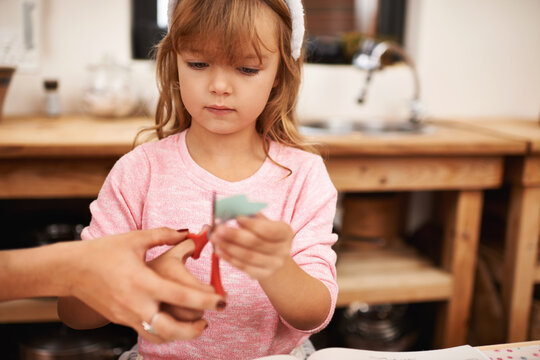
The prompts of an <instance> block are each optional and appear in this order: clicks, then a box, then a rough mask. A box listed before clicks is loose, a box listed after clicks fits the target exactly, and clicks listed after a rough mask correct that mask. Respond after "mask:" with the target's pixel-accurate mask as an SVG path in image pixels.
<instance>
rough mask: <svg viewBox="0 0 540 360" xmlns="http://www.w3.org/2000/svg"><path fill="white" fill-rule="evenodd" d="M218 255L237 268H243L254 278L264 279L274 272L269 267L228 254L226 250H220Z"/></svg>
mask: <svg viewBox="0 0 540 360" xmlns="http://www.w3.org/2000/svg"><path fill="white" fill-rule="evenodd" d="M218 256H219V257H221V258H222V259H223V260H225V261H227V262H228V263H229V264H231V265H232V266H234V267H235V268H237V269H239V270H242V271H243V272H245V273H246V274H248V275H249V276H251V277H252V278H253V279H263V278H266V277H268V276H270V275H271V274H272V273H273V271H272V270H271V269H269V268H266V267H260V266H256V265H250V264H247V263H245V262H243V261H242V260H239V259H237V258H234V257H232V256H229V255H227V254H226V253H224V252H219V253H218Z"/></svg>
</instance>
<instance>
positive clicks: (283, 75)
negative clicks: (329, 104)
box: [139, 0, 316, 165]
mask: <svg viewBox="0 0 540 360" xmlns="http://www.w3.org/2000/svg"><path fill="white" fill-rule="evenodd" d="M261 6H267V7H268V8H270V9H271V10H272V11H273V13H274V14H275V15H276V16H275V17H276V20H277V21H276V31H277V38H278V41H277V43H278V51H279V54H280V64H279V67H278V71H277V75H276V79H277V84H276V86H275V87H274V88H273V89H272V91H271V93H270V96H269V99H268V102H267V104H266V106H265V108H264V110H263V111H262V113H261V114H260V115H259V117H258V119H257V123H256V130H257V132H258V133H259V134H260V135H261V137H262V138H263V139H264V140H273V141H276V142H278V143H281V144H284V145H287V146H291V147H295V148H299V149H303V150H307V151H311V152H316V151H315V148H314V147H313V146H312V145H310V144H308V143H307V142H306V141H305V140H304V138H303V137H302V136H301V134H300V133H299V132H298V129H297V127H296V118H295V107H296V100H297V96H298V90H299V87H300V81H301V67H302V62H303V53H302V54H301V56H300V58H299V59H298V60H294V59H293V57H292V55H291V31H292V24H291V17H290V14H289V10H288V8H287V5H286V4H285V2H284V1H283V0H179V1H178V5H177V7H176V10H175V12H174V15H173V16H172V23H171V24H170V30H169V32H168V34H167V35H165V37H164V38H163V39H162V40H161V41H160V42H159V44H158V45H157V47H156V49H157V56H156V67H157V70H156V72H157V73H156V75H157V82H158V90H159V100H158V104H157V109H156V115H155V125H154V126H153V127H151V128H149V129H145V130H154V131H155V134H156V135H157V137H158V139H162V138H165V137H167V136H169V135H171V134H175V133H178V132H181V131H183V130H185V129H187V128H188V127H189V126H190V125H191V115H190V114H189V113H188V111H187V110H186V108H185V106H184V104H183V103H182V98H181V96H180V86H179V84H178V68H177V62H176V61H177V54H178V53H179V52H180V51H181V50H186V49H187V50H191V49H193V48H194V47H195V44H197V50H202V52H203V53H209V54H212V55H216V56H218V57H221V58H223V59H225V60H227V61H229V62H231V63H234V61H235V60H237V59H238V58H240V57H241V56H242V55H243V54H244V51H245V50H246V44H251V45H252V46H253V49H254V51H255V53H256V54H257V56H258V57H259V59H260V58H261V51H260V49H261V46H264V44H262V42H261V40H260V38H259V36H258V34H257V31H256V29H257V27H256V26H255V25H256V24H255V20H256V15H257V12H258V10H259V9H260V8H261ZM217 45H219V46H217ZM200 47H202V49H201V48H200ZM218 47H219V50H218ZM139 135H140V133H139ZM263 143H264V152H265V154H266V156H269V155H268V146H269V144H268V141H263ZM278 165H279V164H278Z"/></svg>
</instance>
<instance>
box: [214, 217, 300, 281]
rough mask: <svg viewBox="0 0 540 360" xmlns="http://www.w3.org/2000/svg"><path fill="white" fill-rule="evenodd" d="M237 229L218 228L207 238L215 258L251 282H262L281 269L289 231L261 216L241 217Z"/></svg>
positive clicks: (291, 234) (287, 253) (286, 254)
mask: <svg viewBox="0 0 540 360" xmlns="http://www.w3.org/2000/svg"><path fill="white" fill-rule="evenodd" d="M236 220H237V222H238V225H239V228H234V227H230V226H226V225H218V226H216V229H215V230H214V231H213V232H212V234H211V236H210V241H211V242H212V244H213V245H214V249H215V252H216V254H217V255H218V256H219V257H220V258H222V259H223V260H225V261H227V262H228V263H230V264H231V265H233V266H234V267H236V268H238V269H240V270H242V271H244V272H246V273H247V274H248V275H250V276H251V277H252V278H253V279H256V280H263V279H265V278H267V277H269V276H271V275H273V274H274V273H275V272H276V271H278V270H279V269H281V268H282V267H283V265H284V264H285V261H286V260H287V258H290V251H291V244H292V239H293V237H294V232H293V230H292V228H291V227H290V226H289V225H288V224H286V223H284V222H282V221H272V220H269V219H268V218H267V217H265V216H264V215H262V214H260V213H259V214H257V215H255V216H254V217H245V216H240V217H238V218H237V219H236Z"/></svg>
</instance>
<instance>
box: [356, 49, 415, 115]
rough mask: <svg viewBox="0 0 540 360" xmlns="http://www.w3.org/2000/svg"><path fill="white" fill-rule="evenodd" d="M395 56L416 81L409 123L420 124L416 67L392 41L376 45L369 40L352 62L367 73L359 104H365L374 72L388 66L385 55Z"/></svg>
mask: <svg viewBox="0 0 540 360" xmlns="http://www.w3.org/2000/svg"><path fill="white" fill-rule="evenodd" d="M387 53H388V54H393V55H396V56H397V57H398V58H400V59H401V60H402V61H403V62H405V64H406V65H408V66H409V68H410V69H411V71H412V75H413V81H414V93H413V98H412V101H411V117H410V118H409V121H410V122H412V123H415V124H418V123H419V122H420V121H421V118H422V111H421V104H420V83H419V81H418V73H417V71H416V67H415V66H414V63H413V62H412V60H411V58H410V57H409V56H408V55H407V54H406V53H405V51H404V50H403V48H401V47H400V46H399V45H397V44H396V43H393V42H390V41H382V42H379V43H376V42H375V41H374V40H372V39H367V40H365V41H364V42H363V44H362V46H361V48H360V50H358V51H357V52H356V53H355V54H354V56H353V60H352V64H353V66H355V67H356V68H358V69H361V70H364V71H367V75H366V81H365V83H364V86H363V88H362V90H361V92H360V96H359V97H358V103H359V104H363V103H364V100H365V98H366V94H367V89H368V86H369V83H370V81H371V77H372V75H373V72H374V71H376V70H382V69H383V68H384V67H385V66H386V65H388V64H384V63H382V62H381V59H382V56H383V55H384V54H387Z"/></svg>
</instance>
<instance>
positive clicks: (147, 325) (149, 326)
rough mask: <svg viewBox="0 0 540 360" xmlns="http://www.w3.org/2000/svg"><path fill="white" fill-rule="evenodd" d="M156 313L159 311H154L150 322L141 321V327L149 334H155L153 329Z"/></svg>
mask: <svg viewBox="0 0 540 360" xmlns="http://www.w3.org/2000/svg"><path fill="white" fill-rule="evenodd" d="M158 315H159V312H157V313H155V314H154V316H152V320H150V323H147V322H146V321H143V322H142V323H141V324H142V327H143V329H144V330H146V331H148V332H149V333H150V334H153V335H157V333H156V330H155V329H154V323H155V322H156V319H157V317H158Z"/></svg>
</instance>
